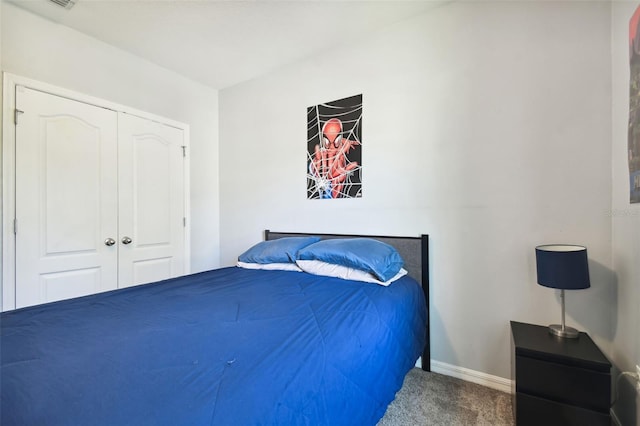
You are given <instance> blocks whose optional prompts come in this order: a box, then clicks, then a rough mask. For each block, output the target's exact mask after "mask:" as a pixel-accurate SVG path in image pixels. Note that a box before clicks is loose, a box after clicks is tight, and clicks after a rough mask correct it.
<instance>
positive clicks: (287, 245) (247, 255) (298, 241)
mask: <svg viewBox="0 0 640 426" xmlns="http://www.w3.org/2000/svg"><path fill="white" fill-rule="evenodd" d="M318 241H320V238H319V237H286V238H278V239H277V240H269V241H262V242H260V243H258V244H256V245H255V246H253V247H251V248H250V249H249V250H247V251H245V252H244V253H242V254H241V255H240V256H238V260H239V261H240V262H245V263H261V264H267V263H295V261H296V253H297V252H298V250H300V249H301V248H303V247H305V246H308V245H309V244H313V243H315V242H318Z"/></svg>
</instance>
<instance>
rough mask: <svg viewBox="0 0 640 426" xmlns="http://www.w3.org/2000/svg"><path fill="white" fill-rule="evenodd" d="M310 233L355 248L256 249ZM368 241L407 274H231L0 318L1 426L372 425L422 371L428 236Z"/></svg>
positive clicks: (269, 238) (274, 235)
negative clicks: (413, 372)
mask: <svg viewBox="0 0 640 426" xmlns="http://www.w3.org/2000/svg"><path fill="white" fill-rule="evenodd" d="M311 236H313V237H314V238H317V239H318V240H321V241H328V240H335V241H336V242H338V241H340V240H345V239H347V238H348V239H349V240H351V239H352V238H356V237H362V236H355V235H335V234H332V235H328V234H300V233H281V232H270V231H265V242H275V241H276V240H280V239H281V240H280V241H281V242H284V241H288V240H291V239H298V238H305V237H311ZM369 238H373V239H375V240H376V241H380V242H382V243H384V244H387V245H390V246H392V247H393V248H395V249H396V250H397V252H398V253H399V254H400V256H401V257H402V259H403V260H404V265H403V267H404V268H405V269H406V271H407V272H408V273H407V275H406V276H402V277H401V278H398V279H397V280H396V281H394V282H393V283H391V284H390V285H387V286H385V285H376V284H372V283H369V282H362V281H353V280H345V279H341V278H336V277H329V276H323V275H316V274H312V273H307V272H299V271H294V270H265V269H248V268H244V267H243V268H241V267H237V266H234V267H227V268H220V269H216V270H212V271H207V272H201V273H197V274H192V275H188V276H184V277H179V278H174V279H170V280H165V281H161V282H158V283H153V284H146V285H142V286H137V287H130V288H127V289H122V290H116V291H112V292H106V293H100V294H96V295H91V296H86V297H81V298H76V299H69V300H63V301H59V302H55V303H49V304H45V305H39V306H31V307H27V308H23V309H18V310H15V311H9V312H4V313H2V316H1V318H0V331H1V334H0V361H1V368H0V391H1V392H0V399H1V400H0V423H1V424H2V425H41V424H47V425H80V424H86V425H88V424H91V425H146V424H152V425H165V424H166V425H258V424H265V425H274V424H286V425H302V424H306V425H322V424H324V425H341V424H344V425H347V424H349V425H351V424H358V425H375V424H376V423H377V422H378V420H379V419H380V418H381V417H382V416H383V415H384V412H385V410H386V407H387V405H388V404H389V403H390V402H391V401H392V400H393V398H394V396H395V393H396V392H397V391H398V390H399V389H400V387H401V386H402V382H403V379H404V376H405V375H406V373H407V372H408V371H409V369H411V368H412V367H413V366H414V364H415V362H416V360H417V358H418V356H422V359H423V362H422V368H423V369H425V370H428V369H429V359H430V356H429V354H430V351H429V331H428V330H429V327H428V313H427V310H426V307H427V306H428V295H429V287H428V284H429V280H428V278H429V273H428V237H427V236H426V235H423V236H421V237H417V238H413V237H388V236H377V237H369ZM359 240H360V239H359ZM308 247H315V245H313V246H312V245H309V246H308ZM304 250H307V247H305V249H304ZM302 251H303V250H300V252H302ZM398 275H400V274H398Z"/></svg>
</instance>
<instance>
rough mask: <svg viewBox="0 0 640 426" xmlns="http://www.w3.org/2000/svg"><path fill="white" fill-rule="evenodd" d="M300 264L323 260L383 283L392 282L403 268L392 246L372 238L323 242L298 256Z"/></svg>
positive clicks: (400, 258)
mask: <svg viewBox="0 0 640 426" xmlns="http://www.w3.org/2000/svg"><path fill="white" fill-rule="evenodd" d="M298 259H299V260H321V261H323V262H327V263H333V264H337V265H342V266H347V267H351V268H355V269H360V270H361V271H365V272H369V273H371V274H373V275H374V276H375V277H376V278H378V279H379V280H380V281H388V280H390V279H391V278H393V277H394V276H395V275H396V274H397V273H398V272H399V271H400V268H402V265H403V264H404V262H403V260H402V257H400V254H399V253H398V252H397V251H396V249H395V248H393V247H392V246H390V245H389V244H385V243H383V242H381V241H378V240H374V239H371V238H346V239H345V238H337V239H331V240H322V241H319V242H317V243H314V244H311V245H310V246H307V247H304V248H303V249H302V250H300V251H299V252H298Z"/></svg>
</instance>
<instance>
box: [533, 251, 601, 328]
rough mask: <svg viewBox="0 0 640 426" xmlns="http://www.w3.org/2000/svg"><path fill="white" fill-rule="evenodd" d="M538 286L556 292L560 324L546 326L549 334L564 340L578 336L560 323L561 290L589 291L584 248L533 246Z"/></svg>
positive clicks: (587, 266)
mask: <svg viewBox="0 0 640 426" xmlns="http://www.w3.org/2000/svg"><path fill="white" fill-rule="evenodd" d="M536 269H537V273H538V284H540V285H542V286H545V287H550V288H557V289H560V302H561V304H562V324H552V325H550V326H549V333H551V334H553V335H556V336H560V337H564V338H576V337H578V330H576V329H575V328H571V327H567V326H565V323H564V291H565V290H579V289H583V288H589V287H590V286H591V284H590V282H589V265H588V262H587V249H586V247H582V246H575V245H569V244H548V245H542V246H538V247H536Z"/></svg>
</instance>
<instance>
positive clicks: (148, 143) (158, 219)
mask: <svg viewBox="0 0 640 426" xmlns="http://www.w3.org/2000/svg"><path fill="white" fill-rule="evenodd" d="M184 145H185V141H184V132H183V130H181V129H177V128H174V127H171V126H167V125H164V124H160V123H157V122H154V121H150V120H146V119H143V118H139V117H136V116H133V115H129V114H125V113H119V114H118V175H119V176H118V182H119V186H118V191H119V239H118V244H119V246H120V247H119V252H120V256H119V268H118V269H119V272H118V274H119V280H118V281H119V287H121V288H122V287H128V286H131V285H137V284H145V283H149V282H153V281H159V280H163V279H166V278H171V277H177V276H180V275H183V274H184V271H185V254H184V253H185V220H186V219H185V200H184V198H185V178H184V173H185V158H184V153H183V146H184Z"/></svg>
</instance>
